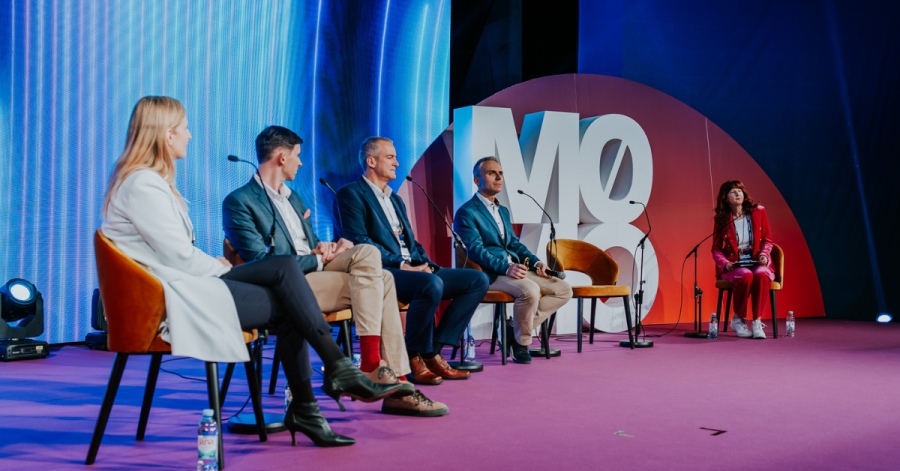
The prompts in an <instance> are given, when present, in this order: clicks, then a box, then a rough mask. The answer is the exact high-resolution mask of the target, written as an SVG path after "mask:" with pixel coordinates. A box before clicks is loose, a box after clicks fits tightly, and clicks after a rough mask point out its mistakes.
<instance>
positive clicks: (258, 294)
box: [101, 96, 399, 446]
mask: <svg viewBox="0 0 900 471" xmlns="http://www.w3.org/2000/svg"><path fill="white" fill-rule="evenodd" d="M187 126H188V121H187V116H186V115H185V111H184V107H183V106H182V104H181V103H180V102H178V100H175V99H173V98H169V97H153V96H148V97H144V98H141V99H140V101H138V103H137V105H135V107H134V111H133V112H132V114H131V121H130V123H129V125H128V136H127V139H126V143H125V151H124V152H123V153H122V155H121V157H119V160H118V161H117V162H116V166H115V168H114V170H113V173H112V176H111V178H110V183H109V188H108V190H107V194H106V201H105V203H104V206H103V215H104V222H103V225H102V226H101V231H102V232H103V234H104V235H106V237H108V238H109V239H111V240H112V241H113V242H114V243H115V244H116V246H117V247H118V248H119V249H121V250H122V252H124V253H125V254H126V255H128V256H129V257H131V258H132V259H134V260H135V261H137V262H138V263H140V264H142V265H143V266H145V267H146V268H147V269H148V270H149V271H150V273H151V274H153V276H155V277H156V278H157V279H158V280H159V281H160V283H162V286H163V290H164V291H165V297H166V320H165V321H164V322H163V324H162V325H161V326H160V330H161V332H162V334H163V338H164V339H165V340H166V341H167V342H169V343H170V344H171V346H172V353H173V354H175V355H185V356H190V357H194V358H198V359H201V360H204V361H222V362H243V361H247V360H249V358H248V355H247V350H246V347H245V346H244V343H243V338H242V335H241V330H242V329H253V328H259V327H263V326H265V325H267V324H274V325H277V326H278V343H277V348H279V352H280V354H281V358H282V361H283V364H284V372H285V376H286V377H287V381H288V384H289V385H290V387H291V391H292V393H293V395H294V400H293V402H292V403H291V406H290V408H289V409H288V412H287V414H286V415H285V425H287V427H288V429H289V430H290V431H291V439H292V442H293V444H295V445H296V438H295V437H294V433H295V432H298V431H299V432H301V433H303V434H305V435H307V436H308V437H309V438H310V439H312V441H313V442H314V443H315V444H316V445H319V446H345V445H352V444H353V443H354V440H353V439H352V438H349V437H345V436H342V435H339V434H337V433H335V432H334V431H333V430H332V429H331V427H330V426H329V425H328V422H327V421H326V420H325V418H324V417H322V413H321V412H320V410H319V406H318V403H317V402H316V399H315V396H313V392H312V387H311V384H310V379H309V378H310V376H311V374H312V369H311V367H310V364H309V350H308V346H307V343H308V344H309V345H311V346H312V347H313V348H314V349H315V350H316V352H317V353H318V355H319V357H320V358H321V359H322V361H323V363H324V364H325V365H326V366H325V384H324V386H323V389H324V390H325V392H326V393H327V394H328V395H329V396H330V397H332V398H334V399H336V400H337V401H338V404H340V397H341V396H349V397H354V398H357V399H360V400H363V401H366V402H371V401H376V400H378V399H381V398H383V397H385V396H388V395H390V394H392V393H394V392H395V391H396V390H397V389H398V388H399V385H381V384H374V383H372V382H371V381H369V380H368V379H367V378H366V377H364V376H363V375H362V373H360V372H359V370H358V369H357V368H355V367H354V366H353V364H352V363H351V362H350V361H349V360H348V359H347V358H345V357H344V355H343V354H342V353H341V350H340V348H338V346H337V344H335V342H334V340H333V339H332V338H331V328H330V327H329V326H328V324H327V323H326V322H325V321H324V319H323V318H322V313H321V311H320V310H319V306H318V304H317V303H316V298H315V296H314V295H313V293H312V291H311V290H310V288H309V285H308V284H307V282H306V278H305V277H304V275H303V270H302V269H301V268H300V266H299V264H297V262H296V261H295V260H294V258H293V257H287V256H285V257H271V258H267V259H264V260H259V261H256V262H252V263H247V264H245V265H242V266H240V267H237V268H233V267H232V266H231V264H230V263H228V261H227V260H225V259H224V258H222V257H212V256H210V255H207V254H206V253H204V252H203V251H202V250H200V249H198V248H196V247H194V244H193V242H194V228H193V225H192V224H191V219H190V217H189V216H188V212H187V208H186V206H185V202H184V200H183V199H182V197H181V194H180V193H179V192H178V190H177V189H176V188H175V186H174V184H173V182H174V180H175V160H177V159H182V158H184V157H186V156H187V145H188V142H189V141H190V140H191V133H190V131H188V129H187ZM341 408H342V409H343V405H341Z"/></svg>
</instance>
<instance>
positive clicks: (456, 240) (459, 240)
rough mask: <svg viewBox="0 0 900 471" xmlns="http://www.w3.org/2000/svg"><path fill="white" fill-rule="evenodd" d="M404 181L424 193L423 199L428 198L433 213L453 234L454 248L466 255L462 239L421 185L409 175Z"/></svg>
mask: <svg viewBox="0 0 900 471" xmlns="http://www.w3.org/2000/svg"><path fill="white" fill-rule="evenodd" d="M406 179H407V180H409V181H411V182H413V184H415V185H416V186H417V187H419V189H420V190H422V193H425V197H426V198H428V201H430V202H431V206H433V207H434V210H435V212H437V213H438V216H440V217H441V219H442V220H443V221H444V224H446V225H447V229H450V233H451V234H453V241H454V242H453V246H454V247H457V248H462V249H463V250H465V251H466V253H467V254H468V252H469V249H467V248H466V244H464V243H463V241H462V238H461V237H460V236H459V234H457V233H456V231H454V230H453V226H451V225H450V223H449V222H447V218H445V217H444V215H443V214H441V210H440V209H438V207H437V204H435V202H434V200H433V199H431V196H429V195H428V192H427V191H425V188H422V185H419V184H418V183H417V182H416V181H415V180H413V179H412V177H411V176H409V175H407V176H406Z"/></svg>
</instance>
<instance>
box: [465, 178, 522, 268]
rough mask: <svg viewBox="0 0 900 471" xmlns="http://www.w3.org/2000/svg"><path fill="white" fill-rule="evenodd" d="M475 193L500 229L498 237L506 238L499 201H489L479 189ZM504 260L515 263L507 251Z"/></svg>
mask: <svg viewBox="0 0 900 471" xmlns="http://www.w3.org/2000/svg"><path fill="white" fill-rule="evenodd" d="M475 194H476V195H478V199H480V200H481V202H482V203H484V207H485V208H487V210H488V212H490V213H491V216H493V217H494V222H496V223H497V228H498V229H500V238H502V239H506V229H505V228H504V227H503V218H502V217H500V203H495V202H493V201H490V200H489V199H487V198H485V197H484V196H483V195H482V194H481V192H480V191H479V192H478V193H475ZM506 261H507V262H509V263H515V262H513V258H512V256H511V255H510V254H509V253H507V254H506Z"/></svg>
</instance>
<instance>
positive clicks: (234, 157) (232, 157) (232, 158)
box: [228, 155, 241, 162]
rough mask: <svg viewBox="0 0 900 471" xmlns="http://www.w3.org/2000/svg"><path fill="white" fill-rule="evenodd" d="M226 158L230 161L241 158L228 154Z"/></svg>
mask: <svg viewBox="0 0 900 471" xmlns="http://www.w3.org/2000/svg"><path fill="white" fill-rule="evenodd" d="M228 160H230V161H232V162H237V161H239V160H241V159H239V158H238V156H236V155H229V156H228Z"/></svg>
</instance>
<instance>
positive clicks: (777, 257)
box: [716, 244, 784, 339]
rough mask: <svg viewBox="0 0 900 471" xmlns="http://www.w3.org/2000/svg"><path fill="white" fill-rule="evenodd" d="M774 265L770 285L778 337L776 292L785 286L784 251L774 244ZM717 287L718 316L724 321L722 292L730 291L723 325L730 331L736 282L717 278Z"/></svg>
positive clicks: (773, 333) (775, 332)
mask: <svg viewBox="0 0 900 471" xmlns="http://www.w3.org/2000/svg"><path fill="white" fill-rule="evenodd" d="M770 255H771V256H772V265H773V266H774V268H775V269H774V270H773V271H774V272H775V279H774V280H773V281H772V284H771V285H770V287H769V297H770V298H771V303H772V337H774V338H776V339H777V338H778V314H777V310H776V309H775V292H776V291H781V289H782V288H783V287H784V251H783V250H781V247H779V246H777V245H775V244H772V253H771V254H770ZM716 289H718V290H719V297H718V302H717V307H716V318H718V319H719V322H720V323H721V322H722V316H721V315H720V314H721V313H722V294H723V293H725V292H728V299H727V300H726V301H725V318H724V320H725V325H724V326H722V332H728V321H729V317H730V316H731V296H732V294H734V284H732V283H731V282H730V281H725V280H716Z"/></svg>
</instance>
